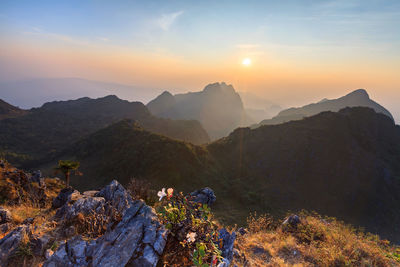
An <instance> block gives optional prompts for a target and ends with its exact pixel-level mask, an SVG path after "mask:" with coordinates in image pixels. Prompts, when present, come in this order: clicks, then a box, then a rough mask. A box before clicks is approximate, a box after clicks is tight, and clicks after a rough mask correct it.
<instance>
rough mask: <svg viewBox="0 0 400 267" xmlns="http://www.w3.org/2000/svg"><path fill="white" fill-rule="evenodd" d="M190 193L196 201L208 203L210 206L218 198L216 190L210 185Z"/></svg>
mask: <svg viewBox="0 0 400 267" xmlns="http://www.w3.org/2000/svg"><path fill="white" fill-rule="evenodd" d="M190 195H191V196H192V198H193V201H194V202H197V203H201V204H207V205H208V206H211V205H212V204H214V202H215V201H216V200H217V197H216V196H215V194H214V191H213V190H212V189H211V188H209V187H205V188H202V189H200V190H196V191H194V192H192V193H190Z"/></svg>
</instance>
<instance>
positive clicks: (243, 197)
mask: <svg viewBox="0 0 400 267" xmlns="http://www.w3.org/2000/svg"><path fill="white" fill-rule="evenodd" d="M208 149H209V151H210V153H211V154H212V155H213V156H214V158H216V160H218V162H219V163H220V164H221V165H222V168H223V169H224V170H225V171H226V172H227V173H226V175H227V176H229V177H231V180H232V182H231V183H230V184H231V189H230V195H231V196H232V201H235V202H234V203H235V204H232V205H233V206H237V207H242V208H243V207H247V209H250V210H258V211H262V212H270V213H272V214H277V213H279V212H282V211H287V210H299V209H307V210H315V211H317V212H319V213H321V214H327V215H329V216H335V217H338V218H340V219H343V220H345V221H346V222H349V223H352V224H354V225H359V226H363V227H366V229H367V230H368V231H371V232H377V233H379V234H381V236H383V237H385V238H390V239H392V240H397V241H400V232H399V229H398V227H397V226H396V225H399V223H400V208H399V205H398V204H399V203H400V194H399V192H400V127H399V126H396V125H395V124H394V123H393V121H392V120H391V119H390V118H389V117H387V116H385V115H383V114H379V113H375V112H374V111H373V110H372V109H369V108H361V107H359V108H346V109H343V110H341V111H339V112H338V113H334V112H323V113H320V114H318V115H315V116H312V117H309V118H306V119H303V120H299V121H293V122H288V123H284V124H280V125H271V126H261V127H259V128H257V129H253V130H251V129H249V128H240V129H237V130H235V131H234V132H233V133H232V134H231V135H229V136H228V137H226V138H223V139H221V140H219V141H217V142H214V143H212V144H210V145H209V146H208Z"/></svg>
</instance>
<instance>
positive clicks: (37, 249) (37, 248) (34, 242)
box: [30, 235, 51, 256]
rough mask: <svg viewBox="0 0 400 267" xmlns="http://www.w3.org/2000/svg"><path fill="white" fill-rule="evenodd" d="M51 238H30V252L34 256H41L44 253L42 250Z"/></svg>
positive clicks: (46, 236)
mask: <svg viewBox="0 0 400 267" xmlns="http://www.w3.org/2000/svg"><path fill="white" fill-rule="evenodd" d="M50 240H51V236H49V235H43V236H41V237H33V238H31V240H30V242H31V246H32V252H33V254H34V255H36V256H42V255H43V253H44V249H45V248H46V246H47V245H48V244H49V243H50Z"/></svg>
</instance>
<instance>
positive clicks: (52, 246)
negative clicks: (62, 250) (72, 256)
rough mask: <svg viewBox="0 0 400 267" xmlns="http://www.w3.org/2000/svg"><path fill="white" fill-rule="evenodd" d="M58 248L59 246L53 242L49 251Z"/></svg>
mask: <svg viewBox="0 0 400 267" xmlns="http://www.w3.org/2000/svg"><path fill="white" fill-rule="evenodd" d="M58 246H59V244H58V242H57V241H54V242H53V244H51V246H50V249H51V250H52V251H56V250H57V249H58Z"/></svg>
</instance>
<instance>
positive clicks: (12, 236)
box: [0, 225, 29, 266]
mask: <svg viewBox="0 0 400 267" xmlns="http://www.w3.org/2000/svg"><path fill="white" fill-rule="evenodd" d="M28 233H29V226H26V225H22V226H19V227H17V228H16V229H14V230H13V231H11V232H10V233H9V234H8V235H6V236H5V237H3V238H2V239H0V263H1V264H0V266H8V263H9V261H10V260H11V258H12V257H11V256H13V255H15V253H16V252H17V250H18V248H19V246H20V244H21V242H22V241H24V237H25V235H27V234H28Z"/></svg>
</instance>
